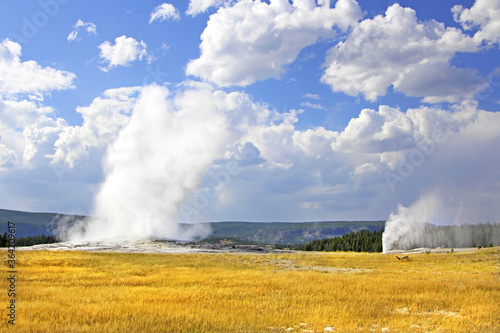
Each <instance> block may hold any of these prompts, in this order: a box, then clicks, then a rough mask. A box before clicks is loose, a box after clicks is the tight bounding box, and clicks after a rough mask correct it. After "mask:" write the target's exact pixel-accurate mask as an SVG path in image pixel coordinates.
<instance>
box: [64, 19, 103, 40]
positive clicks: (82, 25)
mask: <svg viewBox="0 0 500 333" xmlns="http://www.w3.org/2000/svg"><path fill="white" fill-rule="evenodd" d="M82 30H83V31H86V32H87V33H88V34H89V35H97V27H96V25H95V24H94V23H90V22H83V21H82V20H78V21H76V23H75V24H74V25H73V30H72V31H71V32H70V33H69V35H68V41H69V42H72V41H75V40H76V41H79V40H80V37H78V34H79V33H80V31H82Z"/></svg>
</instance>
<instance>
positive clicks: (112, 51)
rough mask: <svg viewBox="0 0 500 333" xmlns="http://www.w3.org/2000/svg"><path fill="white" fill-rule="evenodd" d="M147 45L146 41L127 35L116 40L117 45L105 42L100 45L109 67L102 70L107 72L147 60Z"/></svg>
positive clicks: (104, 59)
mask: <svg viewBox="0 0 500 333" xmlns="http://www.w3.org/2000/svg"><path fill="white" fill-rule="evenodd" d="M146 48H147V45H146V43H144V41H140V42H138V41H136V40H135V39H134V38H132V37H127V36H125V35H123V36H120V37H117V38H115V44H114V45H113V44H111V43H110V42H109V41H105V42H104V43H102V44H101V45H99V49H100V50H101V53H100V56H101V58H102V59H103V61H104V62H105V63H107V67H102V68H101V70H103V71H105V72H107V71H108V70H110V69H111V68H114V67H117V66H129V65H130V63H132V62H134V61H136V60H139V61H140V60H142V59H144V58H147V57H148V56H149V55H148V52H147V50H146Z"/></svg>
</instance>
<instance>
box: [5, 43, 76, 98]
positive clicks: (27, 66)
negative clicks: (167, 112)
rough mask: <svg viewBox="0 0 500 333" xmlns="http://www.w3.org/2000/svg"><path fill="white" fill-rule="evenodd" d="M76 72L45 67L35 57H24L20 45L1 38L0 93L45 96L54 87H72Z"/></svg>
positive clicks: (8, 95) (59, 88) (9, 95)
mask: <svg viewBox="0 0 500 333" xmlns="http://www.w3.org/2000/svg"><path fill="white" fill-rule="evenodd" d="M75 77H76V75H75V74H73V73H71V72H67V71H61V70H57V69H55V68H52V67H42V66H40V65H39V64H38V63H37V62H36V61H33V60H28V61H21V45H19V44H18V43H15V42H12V41H10V40H9V39H4V40H3V41H2V42H0V96H5V97H9V98H10V97H14V96H15V95H18V94H28V95H29V97H32V98H36V99H42V98H43V95H44V94H48V93H50V91H52V90H65V89H69V88H73V80H74V79H75Z"/></svg>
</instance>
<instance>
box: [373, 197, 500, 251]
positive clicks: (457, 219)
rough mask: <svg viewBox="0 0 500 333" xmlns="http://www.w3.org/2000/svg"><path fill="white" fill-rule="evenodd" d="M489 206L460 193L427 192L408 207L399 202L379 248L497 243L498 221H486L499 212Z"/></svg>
mask: <svg viewBox="0 0 500 333" xmlns="http://www.w3.org/2000/svg"><path fill="white" fill-rule="evenodd" d="M450 192H451V193H453V192H452V191H450ZM459 197H460V200H459ZM482 208H484V210H481V209H482ZM489 208H491V206H489V207H482V205H481V204H480V203H479V202H478V200H473V199H472V196H470V195H466V194H463V193H462V194H455V195H454V196H452V195H450V194H449V193H447V194H446V195H444V194H443V193H441V192H440V191H433V192H429V193H428V194H426V195H424V196H422V197H421V198H420V199H419V200H418V201H417V202H416V203H414V204H413V205H411V206H410V207H404V206H401V205H400V206H399V207H398V210H397V212H395V213H392V214H391V215H390V216H389V219H388V220H387V222H386V225H385V231H384V234H383V239H382V243H383V251H384V253H387V252H388V251H390V250H393V249H398V250H410V249H414V248H422V247H426V248H435V247H451V248H453V247H457V248H458V247H476V246H488V245H490V244H492V245H495V246H496V245H500V224H491V223H489V221H491V222H494V221H495V220H494V218H495V217H497V216H499V215H498V209H496V212H495V211H492V210H491V209H489Z"/></svg>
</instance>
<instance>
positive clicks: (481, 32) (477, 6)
mask: <svg viewBox="0 0 500 333" xmlns="http://www.w3.org/2000/svg"><path fill="white" fill-rule="evenodd" d="M452 12H453V17H454V19H455V21H457V22H459V23H461V24H462V27H463V28H464V29H465V30H472V29H475V28H477V29H478V31H477V32H476V33H475V34H474V40H475V41H476V42H478V43H482V42H485V43H486V44H492V43H499V42H500V1H499V0H476V2H475V3H474V5H473V6H472V7H471V8H470V9H468V8H463V6H462V5H455V6H454V7H453V8H452Z"/></svg>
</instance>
